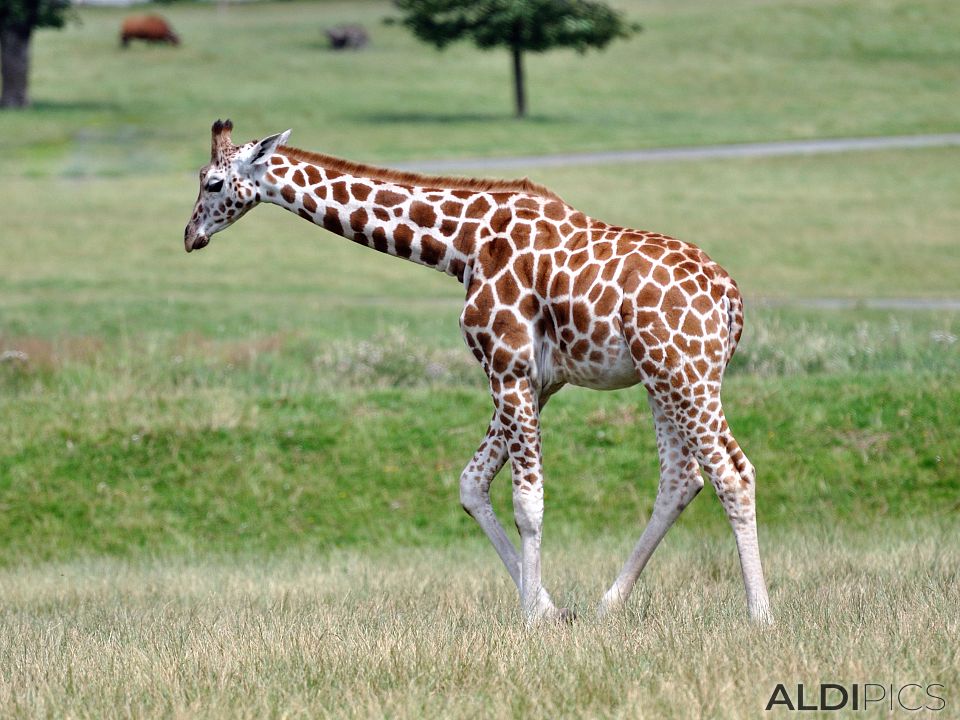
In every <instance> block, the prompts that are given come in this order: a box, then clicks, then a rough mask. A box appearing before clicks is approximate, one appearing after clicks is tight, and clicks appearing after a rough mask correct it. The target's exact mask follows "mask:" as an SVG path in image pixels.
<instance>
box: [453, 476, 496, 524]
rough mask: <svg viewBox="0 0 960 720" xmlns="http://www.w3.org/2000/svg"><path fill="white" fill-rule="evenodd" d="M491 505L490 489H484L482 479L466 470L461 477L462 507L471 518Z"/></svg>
mask: <svg viewBox="0 0 960 720" xmlns="http://www.w3.org/2000/svg"><path fill="white" fill-rule="evenodd" d="M489 504H490V488H489V487H484V485H483V483H482V482H481V480H480V478H478V477H477V476H476V475H475V474H474V473H472V472H469V471H467V470H464V471H463V473H461V475H460V506H461V507H462V508H463V511H464V512H465V513H467V515H469V516H470V517H473V518H475V517H476V516H477V512H479V511H480V510H481V509H482V508H484V507H486V506H487V505H489Z"/></svg>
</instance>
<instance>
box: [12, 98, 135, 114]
mask: <svg viewBox="0 0 960 720" xmlns="http://www.w3.org/2000/svg"><path fill="white" fill-rule="evenodd" d="M117 110H119V106H118V105H117V103H115V102H107V101H103V100H33V101H32V102H31V103H30V106H29V107H27V108H24V111H26V112H30V111H34V112H49V113H67V112H104V111H110V112H115V111H117Z"/></svg>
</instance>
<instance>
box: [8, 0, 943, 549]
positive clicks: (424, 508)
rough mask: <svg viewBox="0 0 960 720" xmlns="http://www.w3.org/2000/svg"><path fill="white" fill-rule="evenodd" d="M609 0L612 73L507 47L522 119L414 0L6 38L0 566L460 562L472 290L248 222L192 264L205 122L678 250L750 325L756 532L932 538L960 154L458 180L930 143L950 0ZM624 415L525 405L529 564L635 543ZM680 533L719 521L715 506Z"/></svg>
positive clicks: (474, 52)
mask: <svg viewBox="0 0 960 720" xmlns="http://www.w3.org/2000/svg"><path fill="white" fill-rule="evenodd" d="M12 1H13V0H10V2H12ZM428 4H429V3H428ZM610 4H611V6H612V7H613V8H614V10H616V12H617V14H616V18H617V22H618V23H621V24H622V25H619V26H617V27H618V28H619V30H616V32H619V33H621V34H622V35H624V37H616V38H614V39H613V40H612V42H610V43H609V46H607V47H605V48H604V49H602V50H599V51H598V50H596V49H590V50H588V52H586V53H578V52H577V51H576V47H563V46H561V47H555V48H552V49H549V50H547V51H545V52H525V53H523V57H522V62H523V67H524V69H525V104H526V108H525V110H526V117H524V118H522V119H518V118H517V117H515V114H516V105H515V88H514V84H513V82H514V80H513V67H514V66H513V63H512V55H511V52H510V50H509V48H508V47H493V48H491V49H489V50H484V49H480V48H478V47H476V45H475V44H474V43H473V42H471V40H470V38H466V39H464V40H463V41H460V42H454V43H451V44H450V45H449V46H448V47H446V49H445V50H443V51H442V52H441V51H439V50H437V49H436V48H434V47H432V46H431V44H429V43H425V42H423V41H422V40H420V39H418V38H417V37H416V36H415V35H414V34H413V33H412V32H411V29H410V26H408V25H407V24H404V23H403V22H402V18H403V17H404V15H405V13H408V12H412V10H410V7H413V6H416V5H417V3H406V5H405V8H406V9H405V8H404V7H398V6H395V5H391V4H390V3H387V2H376V1H369V2H367V1H361V0H354V1H351V2H333V1H330V2H327V1H319V2H250V3H240V2H219V3H213V2H210V3H207V2H196V3H194V2H176V3H170V4H162V5H160V4H152V5H145V6H138V7H134V8H129V7H105V6H100V3H92V2H91V3H89V4H83V5H75V6H71V7H69V8H66V9H61V10H55V13H56V12H61V11H62V15H61V16H60V17H58V18H54V20H58V19H60V18H61V17H62V19H63V20H64V23H63V26H62V27H61V28H59V29H57V28H52V27H38V28H37V29H36V30H35V31H34V32H33V33H32V35H31V37H30V49H31V65H30V72H29V97H28V99H29V105H28V106H27V107H25V108H22V109H12V108H8V109H4V110H3V111H2V112H0V167H2V173H0V418H2V421H0V560H2V562H3V563H5V564H16V563H29V562H33V561H36V560H51V559H53V560H67V559H70V558H73V557H76V556H78V555H93V556H99V555H110V556H113V555H120V556H139V555H141V554H144V553H146V554H156V553H159V554H170V553H172V554H174V555H177V554H185V555H192V554H195V553H198V552H203V551H208V550H217V551H225V552H233V551H241V550H242V551H252V552H267V551H274V550H280V549H287V548H308V549H313V550H326V549H328V548H333V547H344V546H348V547H357V548H364V547H374V546H379V545H381V544H383V543H396V544H401V545H426V546H435V545H445V544H449V543H452V542H460V541H469V542H473V541H475V540H476V539H477V538H478V537H479V533H480V531H479V530H478V529H477V528H476V527H475V526H474V525H473V523H472V521H470V519H469V518H467V517H466V516H465V515H464V514H463V513H462V512H461V511H460V509H459V506H458V490H457V483H458V477H459V473H460V470H461V468H462V467H463V465H464V464H465V463H466V461H467V460H468V459H469V458H470V457H471V455H472V453H473V451H474V449H475V447H476V445H477V443H478V442H479V440H480V439H481V437H482V435H483V432H484V428H485V423H486V420H487V418H488V414H489V405H490V401H489V398H488V396H487V393H486V390H485V384H484V377H483V375H482V372H481V371H480V369H479V367H477V366H476V365H475V364H474V362H473V360H472V358H471V356H470V354H469V352H468V351H467V350H466V348H465V347H464V346H463V344H462V341H461V338H460V334H459V329H458V325H457V318H458V314H459V312H460V307H461V299H462V294H463V290H462V288H461V287H459V286H458V284H457V283H456V282H455V281H454V280H452V279H450V278H447V277H445V276H441V275H439V274H436V273H431V272H428V271H427V270H425V269H423V268H420V267H417V266H414V265H411V264H407V263H404V262H401V261H400V260H397V259H393V258H389V257H385V256H381V255H379V254H377V253H374V252H371V251H368V250H366V249H364V248H360V247H357V246H356V245H354V244H352V243H349V242H344V241H342V240H341V239H339V238H337V237H334V236H332V235H330V234H328V233H326V232H324V231H322V230H320V229H318V228H316V227H314V226H311V225H309V224H307V223H303V222H302V221H300V220H299V219H298V218H296V217H295V216H293V215H290V214H287V213H284V212H282V211H280V210H279V209H278V208H273V207H269V206H267V207H264V208H262V209H260V210H258V211H257V212H255V213H252V214H251V215H250V216H249V217H247V218H246V219H244V220H243V222H241V223H239V224H238V225H236V226H235V227H233V228H232V229H230V230H229V232H226V233H223V234H221V235H218V236H217V237H216V238H214V241H213V243H212V245H211V247H210V248H209V249H207V250H205V251H204V252H202V253H196V254H193V255H190V256H187V255H186V254H185V253H184V252H183V244H182V236H183V227H184V225H185V223H186V221H187V219H188V216H189V214H190V212H191V209H192V206H193V202H194V199H195V197H196V193H197V175H196V173H197V169H198V168H199V167H200V166H201V165H203V164H204V163H205V162H206V161H207V160H208V157H209V128H210V125H211V123H212V122H213V121H214V120H216V119H217V118H227V117H229V118H232V120H233V121H234V124H235V126H236V129H235V131H234V138H235V140H237V141H238V142H243V141H246V140H250V139H253V138H255V137H263V136H264V135H267V134H270V133H276V132H280V131H283V130H286V129H287V128H292V129H293V134H292V137H291V144H293V145H296V146H298V147H303V148H307V149H310V150H315V151H321V152H326V153H329V154H333V155H338V156H342V157H347V158H350V159H353V160H359V161H365V162H370V163H377V164H385V165H391V164H398V165H405V166H408V167H418V168H423V169H429V168H431V167H434V166H436V165H437V164H440V163H441V161H442V162H443V163H446V165H444V167H454V168H458V170H459V172H461V173H463V174H473V175H491V174H492V175H507V176H513V175H523V174H528V175H530V176H531V177H532V178H534V179H535V180H537V181H539V182H542V183H545V184H547V185H548V186H550V187H551V188H553V189H554V190H556V191H557V192H558V193H559V194H560V195H561V196H562V197H564V198H565V199H566V200H567V201H568V202H569V203H571V204H572V205H574V206H576V207H578V208H579V209H581V210H583V211H584V212H586V213H588V214H589V215H592V216H594V217H598V218H602V219H604V220H606V221H608V222H611V223H617V224H623V225H627V226H632V227H637V228H644V229H652V230H657V231H661V232H665V233H669V234H671V235H674V236H677V237H680V238H683V239H685V240H688V241H691V242H694V243H696V244H698V245H700V246H702V247H703V248H704V249H705V250H706V251H707V252H708V253H709V254H710V255H711V256H712V257H713V258H714V259H716V260H717V261H718V262H720V263H721V264H722V265H723V266H725V267H726V268H727V269H728V270H729V271H730V272H731V274H732V275H733V276H734V277H735V278H736V279H737V280H738V281H739V283H740V285H741V287H742V288H743V290H744V293H745V296H746V300H747V326H746V331H745V334H744V339H743V342H742V344H741V346H740V349H739V350H738V353H737V357H736V359H735V362H734V365H733V367H732V369H731V372H730V376H729V378H728V383H727V386H726V389H725V396H724V397H725V405H726V407H727V414H728V416H729V418H730V421H731V425H732V426H733V428H734V431H735V432H736V433H737V435H738V437H739V438H740V440H741V444H742V445H743V446H744V447H745V448H746V450H747V452H748V454H749V455H750V457H751V458H752V460H753V462H754V463H755V465H756V466H757V468H758V469H759V498H760V500H759V512H760V521H761V527H763V528H766V529H767V531H770V532H774V531H775V530H776V528H779V527H784V528H790V527H795V526H798V525H801V526H803V527H809V526H810V523H813V524H814V525H813V526H814V527H831V526H833V525H834V524H836V523H838V522H842V523H844V524H849V525H850V526H853V527H863V528H869V527H870V525H871V524H872V523H874V522H876V521H877V520H878V519H880V518H883V519H895V518H941V519H944V518H945V519H946V520H947V521H950V522H954V521H955V520H956V517H957V511H958V494H957V490H958V488H960V473H958V453H960V450H958V440H960V437H958V430H957V428H958V426H960V404H958V391H960V380H958V375H957V370H958V369H960V344H958V342H957V336H958V334H960V322H958V310H960V289H958V278H960V252H958V249H957V248H958V245H957V243H958V231H957V228H958V227H960V203H958V202H957V198H958V197H960V177H958V172H957V168H958V166H960V148H958V147H956V146H955V145H954V146H950V145H949V143H948V142H947V141H943V142H941V143H939V146H934V147H925V148H915V149H886V150H873V151H865V152H843V153H833V154H810V155H802V156H779V155H775V156H771V157H764V156H758V157H743V158H739V157H731V158H719V159H700V160H686V161H678V160H671V159H662V160H658V161H652V162H637V161H630V160H620V161H617V160H616V158H614V161H610V162H604V163H600V162H599V161H598V162H597V163H596V164H577V165H573V164H564V163H563V162H559V163H555V164H552V165H550V166H545V165H542V164H539V163H538V162H537V161H536V160H535V159H530V160H529V161H520V162H519V163H518V164H517V166H516V167H512V168H510V169H497V168H496V167H493V169H490V168H484V167H482V163H481V162H480V160H482V159H485V158H486V159H489V158H510V157H514V156H522V157H532V156H542V155H549V154H563V153H584V152H597V151H617V150H625V151H626V150H637V149H644V148H660V147H679V146H702V145H713V144H728V143H736V144H739V143H752V142H758V141H774V140H777V141H779V140H800V139H804V140H805V139H817V138H849V137H873V136H909V135H920V134H938V133H950V132H956V131H958V130H960V90H958V81H960V10H958V7H957V5H956V3H955V2H953V0H874V1H872V2H856V1H854V0H849V1H844V0H830V1H827V0H823V1H817V2H812V1H811V2H798V1H797V0H782V1H781V0H764V1H762V2H761V1H758V0H728V1H727V2H723V3H716V2H712V1H710V0H684V1H683V2H676V1H674V0H670V1H667V0H664V1H662V2H659V1H657V0H616V1H615V2H611V3H610ZM421 5H422V3H421ZM11 7H12V6H11ZM11 12H13V11H12V10H10V9H9V7H8V9H7V13H8V14H7V16H6V17H7V20H9V18H10V13H11ZM144 15H159V16H162V18H163V21H164V22H165V23H166V24H167V29H168V30H169V32H170V35H167V34H166V31H159V34H158V31H157V30H156V28H155V27H154V26H152V25H151V23H149V22H145V21H144V18H143V17H142V16H144ZM3 17H4V16H3V15H0V18H3ZM131 17H135V18H138V19H137V21H136V22H134V23H133V24H131V25H130V26H129V27H128V28H127V34H128V37H127V38H126V41H124V39H123V36H122V30H121V29H122V28H123V27H124V23H125V21H128V20H129V18H131ZM385 18H393V19H394V22H392V23H385V22H384V19H385ZM151 22H152V21H151ZM137 23H139V25H138V24H137ZM636 25H641V26H642V31H638V30H639V28H638V27H636ZM345 26H346V29H344V28H345ZM151 27H153V29H151ZM4 32H6V33H7V34H6V35H5V36H4V38H5V40H6V44H7V50H5V52H6V51H9V48H10V43H12V42H14V41H15V40H16V38H14V40H11V39H10V37H12V35H11V31H9V28H7V29H6V30H5V31H4ZM331 32H332V35H331ZM151 33H152V35H153V36H152V37H150V36H151ZM338 33H339V34H338ZM615 34H616V33H615ZM142 35H146V36H147V39H146V40H145V39H144V38H143V37H141V36H142ZM331 37H333V38H334V39H337V38H340V39H339V40H337V42H340V43H343V44H346V45H348V46H349V47H346V48H345V49H342V50H337V49H335V48H334V47H333V45H334V44H335V43H334V42H333V41H332V40H331ZM558 37H559V38H560V40H564V36H562V33H561V34H559V35H557V36H556V37H554V36H551V37H550V38H547V40H549V41H550V42H554V41H556V40H557V38H558ZM344 38H346V39H344ZM149 39H152V40H154V42H148V41H147V40H149ZM566 40H569V38H566ZM566 40H564V41H566ZM543 42H547V41H546V40H544V41H543ZM570 42H571V43H573V44H574V45H579V46H581V47H583V46H584V44H585V43H586V45H589V44H590V42H587V41H585V40H584V38H583V37H581V36H578V37H575V38H574V39H573V40H571V41H570ZM567 44H568V45H569V44H570V43H567ZM11 62H12V61H11ZM11 67H12V66H11ZM954 142H955V140H954ZM935 145H936V143H935ZM524 162H527V165H524ZM648 415H649V413H648V410H647V408H646V402H645V398H644V397H643V394H642V392H640V391H638V390H636V389H634V390H627V391H621V392H617V393H596V392H588V391H582V390H577V389H574V388H568V389H567V390H565V392H564V393H562V394H561V395H560V396H558V397H557V398H556V399H555V400H554V401H553V402H552V403H551V405H550V407H549V408H548V410H547V411H546V413H545V418H544V438H545V439H544V442H545V455H546V460H545V465H546V468H547V477H548V480H547V525H546V527H547V533H546V535H547V540H546V543H547V547H548V552H549V547H550V546H551V543H552V542H555V540H554V538H563V537H568V538H569V537H582V536H585V535H589V534H596V533H598V532H601V533H607V532H610V533H613V534H615V535H617V536H618V537H620V536H621V534H622V537H624V538H631V537H633V536H635V535H636V534H637V533H638V532H639V528H640V525H641V522H642V520H643V519H644V518H645V517H646V515H647V514H648V513H649V511H650V508H651V506H652V502H653V498H654V494H655V488H656V459H655V445H654V438H653V431H652V423H651V421H650V418H649V416H648ZM509 487H510V483H509V479H508V478H506V477H504V478H501V479H500V480H499V481H498V483H497V485H496V486H495V493H496V498H497V503H498V507H499V508H500V509H501V512H503V513H505V517H507V518H509V517H510V510H509V494H510V492H509ZM508 524H509V523H508ZM681 525H682V526H683V525H686V526H687V527H697V528H701V529H703V528H705V529H704V530H703V532H707V533H708V534H709V533H711V532H716V533H718V534H722V536H723V537H724V538H725V539H726V537H727V536H726V533H728V532H729V531H728V530H727V529H726V526H725V520H724V518H723V514H722V512H721V510H720V508H719V504H718V503H716V502H715V501H714V500H713V499H712V498H711V497H707V496H706V493H705V494H704V497H703V498H701V499H700V501H699V502H697V503H695V504H694V505H693V507H692V508H691V509H690V510H689V511H688V513H687V514H686V515H685V516H684V517H683V518H682V519H681ZM698 531H699V530H698ZM556 542H559V540H557V541H556ZM624 547H626V545H624ZM731 548H732V543H731ZM731 552H732V550H731ZM490 559H491V562H493V560H494V558H493V555H492V553H490Z"/></svg>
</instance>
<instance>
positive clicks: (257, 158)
mask: <svg viewBox="0 0 960 720" xmlns="http://www.w3.org/2000/svg"><path fill="white" fill-rule="evenodd" d="M290 132H291V131H290V130H287V131H286V132H282V133H277V134H276V135H271V136H270V137H265V138H264V139H263V140H260V141H259V142H255V143H254V144H253V145H252V146H250V148H249V149H247V150H245V151H244V152H243V154H242V157H241V159H242V160H243V161H244V162H245V163H247V164H248V165H262V164H263V163H265V162H266V161H267V158H269V157H270V156H271V155H273V154H274V153H275V152H276V151H277V148H278V147H280V146H281V145H284V144H286V142H287V138H288V137H290Z"/></svg>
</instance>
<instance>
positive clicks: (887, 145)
mask: <svg viewBox="0 0 960 720" xmlns="http://www.w3.org/2000/svg"><path fill="white" fill-rule="evenodd" d="M956 145H960V133H944V134H940V135H897V136H889V137H872V138H837V139H827V140H784V141H780V142H762V143H743V144H737V145H700V146H693V147H667V148H650V149H646V150H611V151H607V152H586V153H560V154H557V155H527V156H524V155H514V156H507V157H487V158H461V159H459V160H457V159H451V160H422V161H414V162H408V163H399V164H395V165H394V167H397V168H400V169H404V170H414V171H416V172H448V171H451V170H463V169H467V168H469V169H471V170H473V169H476V170H507V169H516V168H523V169H526V168H534V167H565V166H571V165H604V164H615V163H639V162H663V161H677V160H708V159H713V158H751V157H782V156H786V155H816V154H824V153H843V152H856V151H863V150H900V149H905V148H926V147H948V146H956Z"/></svg>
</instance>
